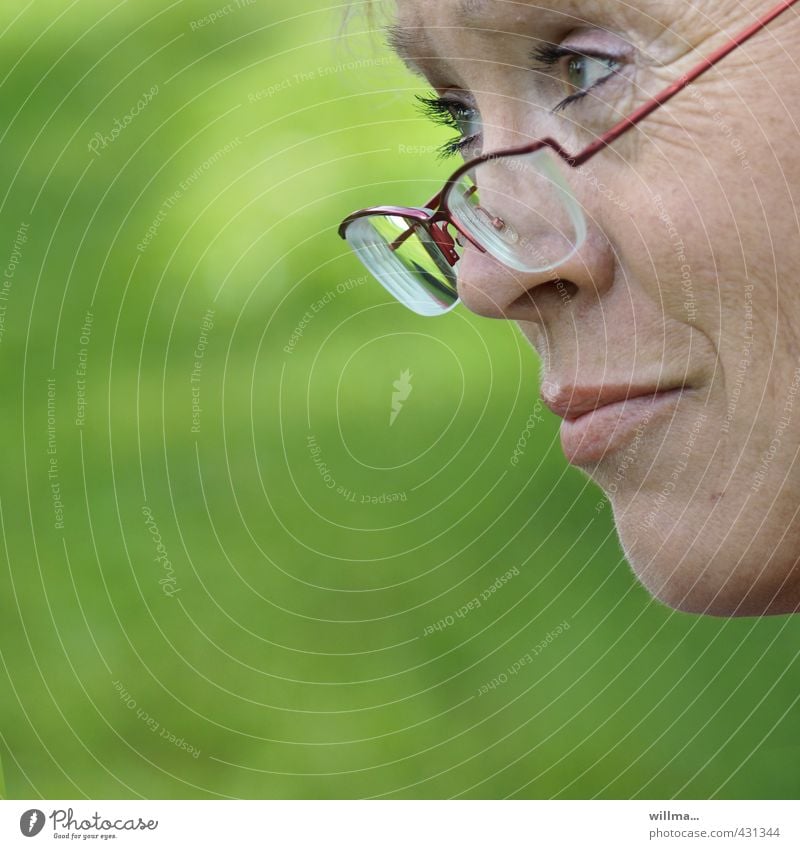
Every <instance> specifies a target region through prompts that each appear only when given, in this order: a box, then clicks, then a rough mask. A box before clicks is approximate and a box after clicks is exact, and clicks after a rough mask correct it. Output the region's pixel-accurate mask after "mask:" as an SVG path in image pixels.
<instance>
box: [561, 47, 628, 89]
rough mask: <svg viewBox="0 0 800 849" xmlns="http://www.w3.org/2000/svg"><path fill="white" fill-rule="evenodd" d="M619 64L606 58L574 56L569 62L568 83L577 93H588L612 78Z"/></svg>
mask: <svg viewBox="0 0 800 849" xmlns="http://www.w3.org/2000/svg"><path fill="white" fill-rule="evenodd" d="M618 67H619V63H618V62H616V61H615V60H614V59H609V58H608V57H606V56H603V57H596V56H573V57H572V58H570V59H569V60H568V61H567V70H566V77H567V83H568V84H569V85H570V86H572V87H573V88H574V89H575V91H581V92H587V91H589V89H590V88H592V87H594V86H596V85H597V84H598V83H600V82H602V81H603V80H605V79H606V77H609V76H611V75H612V74H613V73H614V72H615V71H616V70H617V68H618Z"/></svg>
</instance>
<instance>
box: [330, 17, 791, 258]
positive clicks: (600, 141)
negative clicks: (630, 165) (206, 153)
mask: <svg viewBox="0 0 800 849" xmlns="http://www.w3.org/2000/svg"><path fill="white" fill-rule="evenodd" d="M798 2H800V0H782V2H781V3H779V4H778V5H777V6H775V7H774V8H772V9H771V10H770V11H769V12H766V13H765V14H764V15H762V16H761V17H760V18H758V19H757V20H756V21H754V22H753V23H752V24H750V25H749V26H747V27H745V28H744V29H743V30H742V31H741V32H740V33H739V34H738V35H736V36H734V37H733V38H731V39H730V41H728V42H726V43H725V44H723V45H722V47H719V48H718V49H717V50H714V51H713V52H712V53H710V54H709V55H708V56H707V57H706V58H705V59H703V60H701V61H700V62H698V64H697V65H695V66H694V67H693V68H692V69H691V70H689V71H687V72H686V73H685V74H683V75H682V76H680V77H679V78H678V79H677V80H675V82H673V83H671V84H670V85H668V86H667V87H666V88H665V89H664V90H663V91H661V92H659V93H658V94H657V95H655V97H652V98H651V99H650V100H648V101H647V102H646V103H643V104H642V105H641V106H640V107H639V108H638V109H635V110H634V111H633V112H631V114H630V115H628V116H627V117H625V118H623V119H622V120H621V121H619V122H618V123H617V124H615V125H614V126H613V127H611V129H610V130H607V131H606V132H605V133H603V135H601V136H600V137H599V138H597V139H596V140H595V141H593V142H592V143H591V144H590V145H588V146H587V147H585V148H584V149H583V150H582V151H581V152H580V153H578V154H577V155H575V156H570V155H569V154H568V153H567V152H566V151H565V150H564V148H563V147H561V145H560V144H559V143H558V142H557V141H555V140H554V139H551V138H543V139H538V140H537V141H535V142H531V143H530V144H527V145H523V146H522V147H517V148H508V149H506V150H499V151H495V152H493V153H484V154H482V155H481V156H477V157H475V158H474V159H471V160H470V161H469V162H465V163H464V164H463V165H461V166H460V167H459V168H458V170H456V171H455V172H454V173H453V174H452V175H451V176H450V178H449V179H448V180H447V181H446V182H445V184H444V186H443V187H442V188H441V189H440V191H439V192H438V193H437V194H435V195H434V196H433V197H432V198H431V199H430V200H429V201H428V202H427V203H426V204H425V208H419V207H403V206H374V207H370V208H368V209H360V210H358V211H357V212H353V213H352V214H350V215H348V216H347V218H345V219H344V220H343V221H342V223H341V224H340V225H339V236H340V237H341V238H342V239H345V238H346V231H347V228H348V226H349V225H350V224H351V223H352V222H353V221H355V220H356V219H358V218H365V217H368V216H371V215H394V216H400V217H403V218H408V219H411V220H416V221H419V222H420V224H424V225H425V226H426V229H427V230H428V232H429V233H430V235H431V237H432V238H433V240H434V241H435V242H436V244H437V245H438V247H439V248H440V250H441V251H442V253H443V254H444V255H445V257H446V258H447V261H448V262H449V263H450V264H451V265H455V264H456V262H458V259H459V257H458V254H457V253H456V250H455V243H454V242H453V238H452V236H451V235H450V234H449V233H448V232H447V230H446V227H447V225H448V224H449V225H452V226H453V227H455V229H456V230H457V231H458V232H459V233H460V234H461V236H463V237H464V238H465V239H467V240H468V241H469V242H470V243H471V244H472V245H474V246H475V247H476V248H477V249H478V250H479V251H481V252H482V253H486V249H485V248H484V247H483V246H482V245H481V244H479V243H478V242H476V241H475V240H474V239H473V238H472V237H471V236H470V235H469V233H465V232H464V231H463V230H462V229H461V227H459V226H458V223H457V222H456V221H455V220H454V219H453V217H452V215H451V213H450V209H449V207H448V205H447V195H448V191H449V189H450V188H451V186H453V185H454V184H455V183H456V182H457V181H458V180H459V179H460V178H461V177H462V176H463V175H464V174H465V173H466V172H467V171H470V170H471V169H473V168H475V167H476V166H477V165H480V164H482V163H484V162H488V161H489V160H493V159H499V158H501V157H505V156H520V155H524V154H530V153H535V152H536V151H537V150H541V149H542V148H543V147H549V148H550V149H551V150H552V151H553V152H554V153H556V154H558V156H560V157H561V159H563V160H564V162H566V164H567V165H569V166H570V168H577V167H578V166H580V165H583V164H584V163H585V162H587V161H588V160H589V159H591V158H592V157H593V156H594V155H595V154H596V153H597V152H598V151H600V150H603V148H605V147H607V146H608V145H610V144H611V143H612V142H613V141H616V140H617V139H618V138H619V137H620V136H621V135H623V133H626V132H627V131H628V130H629V129H631V127H635V126H636V125H637V124H638V123H639V122H640V121H642V120H643V119H644V118H646V117H647V116H648V115H649V114H650V113H651V112H654V111H655V110H656V109H658V107H659V106H661V105H663V104H664V103H666V102H667V101H668V100H670V99H671V98H673V97H674V96H675V95H676V94H678V92H680V91H682V90H683V89H684V88H686V86H687V85H689V83H691V82H694V80H696V79H697V78H698V77H699V76H700V75H701V74H704V73H705V72H706V71H707V70H709V68H713V67H714V65H716V64H717V63H718V62H719V61H720V59H723V58H724V57H725V56H727V55H728V54H729V53H731V52H732V51H734V50H735V49H736V48H737V47H739V45H741V44H743V43H744V42H745V41H747V40H748V39H749V38H750V37H752V36H753V35H755V34H756V33H757V32H759V31H760V30H762V29H763V28H764V27H765V26H767V24H769V23H770V22H771V21H773V20H774V19H775V18H777V17H778V15H780V14H782V13H783V12H785V11H786V10H787V9H788V8H789V7H791V6H794V5H795V3H798ZM436 224H439V225H441V226H438V227H435V226H433V225H436ZM411 233H412V228H409V230H407V231H406V232H405V233H402V234H401V235H400V236H399V237H398V239H396V240H395V242H394V243H393V244H392V248H393V249H395V248H397V247H399V246H400V244H402V242H403V241H405V239H406V238H408V236H410V235H411Z"/></svg>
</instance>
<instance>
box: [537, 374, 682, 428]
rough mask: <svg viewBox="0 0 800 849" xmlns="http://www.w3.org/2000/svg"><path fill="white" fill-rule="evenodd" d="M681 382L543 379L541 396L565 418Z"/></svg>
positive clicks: (680, 387) (661, 390) (670, 388)
mask: <svg viewBox="0 0 800 849" xmlns="http://www.w3.org/2000/svg"><path fill="white" fill-rule="evenodd" d="M682 388H683V387H682V386H680V385H678V386H658V385H656V386H654V385H652V384H650V385H641V386H631V385H630V383H602V384H601V385H599V386H574V385H569V384H557V383H553V382H552V381H545V382H543V383H542V388H541V392H540V395H541V399H542V402H543V403H544V405H545V406H546V407H547V408H548V409H549V410H550V411H551V412H553V413H555V414H556V415H557V416H560V417H561V418H562V419H567V420H571V419H577V418H578V417H579V416H583V415H585V414H586V413H591V412H592V410H597V409H599V408H600V407H606V406H607V405H608V404H615V403H617V402H619V401H627V400H629V399H631V398H640V397H642V396H645V395H657V394H660V393H662V392H669V391H671V390H675V389H682Z"/></svg>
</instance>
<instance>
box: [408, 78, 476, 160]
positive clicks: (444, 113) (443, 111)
mask: <svg viewBox="0 0 800 849" xmlns="http://www.w3.org/2000/svg"><path fill="white" fill-rule="evenodd" d="M417 103H418V105H419V109H420V111H421V112H422V114H423V115H424V116H425V117H426V118H428V119H429V120H431V121H433V123H434V124H439V126H442V127H448V128H450V129H451V130H455V131H456V132H457V133H461V127H460V126H459V123H458V119H457V118H456V116H455V115H454V114H453V113H454V112H462V113H464V114H467V113H470V112H474V111H475V110H474V109H473V108H472V107H471V106H467V105H466V104H464V103H461V102H460V101H458V100H451V99H448V98H445V97H437V96H436V95H433V94H432V95H428V96H421V95H417ZM476 137H477V136H476V135H475V134H473V135H471V136H462V135H458V136H456V138H454V139H450V141H447V142H445V143H444V144H443V145H441V147H439V149H438V150H437V155H438V156H439V157H440V158H441V159H447V158H449V157H451V156H457V155H458V154H459V153H461V152H462V151H464V150H465V149H466V148H467V147H469V145H470V144H472V143H473V142H474V141H475V139H476Z"/></svg>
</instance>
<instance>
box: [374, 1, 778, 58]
mask: <svg viewBox="0 0 800 849" xmlns="http://www.w3.org/2000/svg"><path fill="white" fill-rule="evenodd" d="M732 2H735V3H736V5H737V6H738V7H739V9H742V8H744V7H746V6H748V5H754V6H756V7H757V6H758V0H752V2H751V0H745V2H741V0H713V2H712V0H631V2H625V0H535V2H534V0H439V2H436V3H432V2H431V0H397V2H396V7H397V14H396V17H395V22H394V24H393V25H392V26H391V27H390V41H391V43H392V45H393V46H394V48H395V49H396V50H397V52H398V53H399V54H400V55H401V56H403V58H406V59H408V60H411V63H412V64H413V59H414V58H415V57H418V56H430V55H431V54H432V53H435V52H436V47H437V46H438V45H446V46H447V47H448V48H451V47H453V46H456V45H466V44H467V43H468V42H472V43H473V44H485V45H486V46H501V47H502V44H503V42H504V41H506V42H507V41H508V39H510V38H513V37H514V36H521V37H526V38H529V39H530V38H536V39H543V40H547V41H555V40H558V39H560V38H563V37H564V36H565V35H566V34H567V33H569V32H570V31H572V30H575V29H578V28H580V27H589V26H598V27H602V28H607V29H609V30H611V31H613V32H617V33H619V34H621V35H623V36H629V37H631V38H632V39H633V40H635V41H638V42H639V43H640V44H641V45H642V46H650V45H652V47H653V52H652V53H651V55H652V56H653V58H655V59H658V47H659V45H658V41H659V40H660V39H662V40H665V41H668V42H671V44H670V47H669V49H670V50H674V46H675V44H680V43H683V44H685V46H686V47H687V48H690V47H694V46H696V45H697V44H698V43H700V42H701V41H702V40H703V39H704V38H706V37H707V36H708V35H710V34H713V33H714V32H718V31H719V29H720V27H721V26H724V24H725V22H726V20H727V17H728V15H727V14H726V8H727V7H730V6H731V3H732ZM762 5H763V4H762ZM767 5H769V4H768V3H767Z"/></svg>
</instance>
